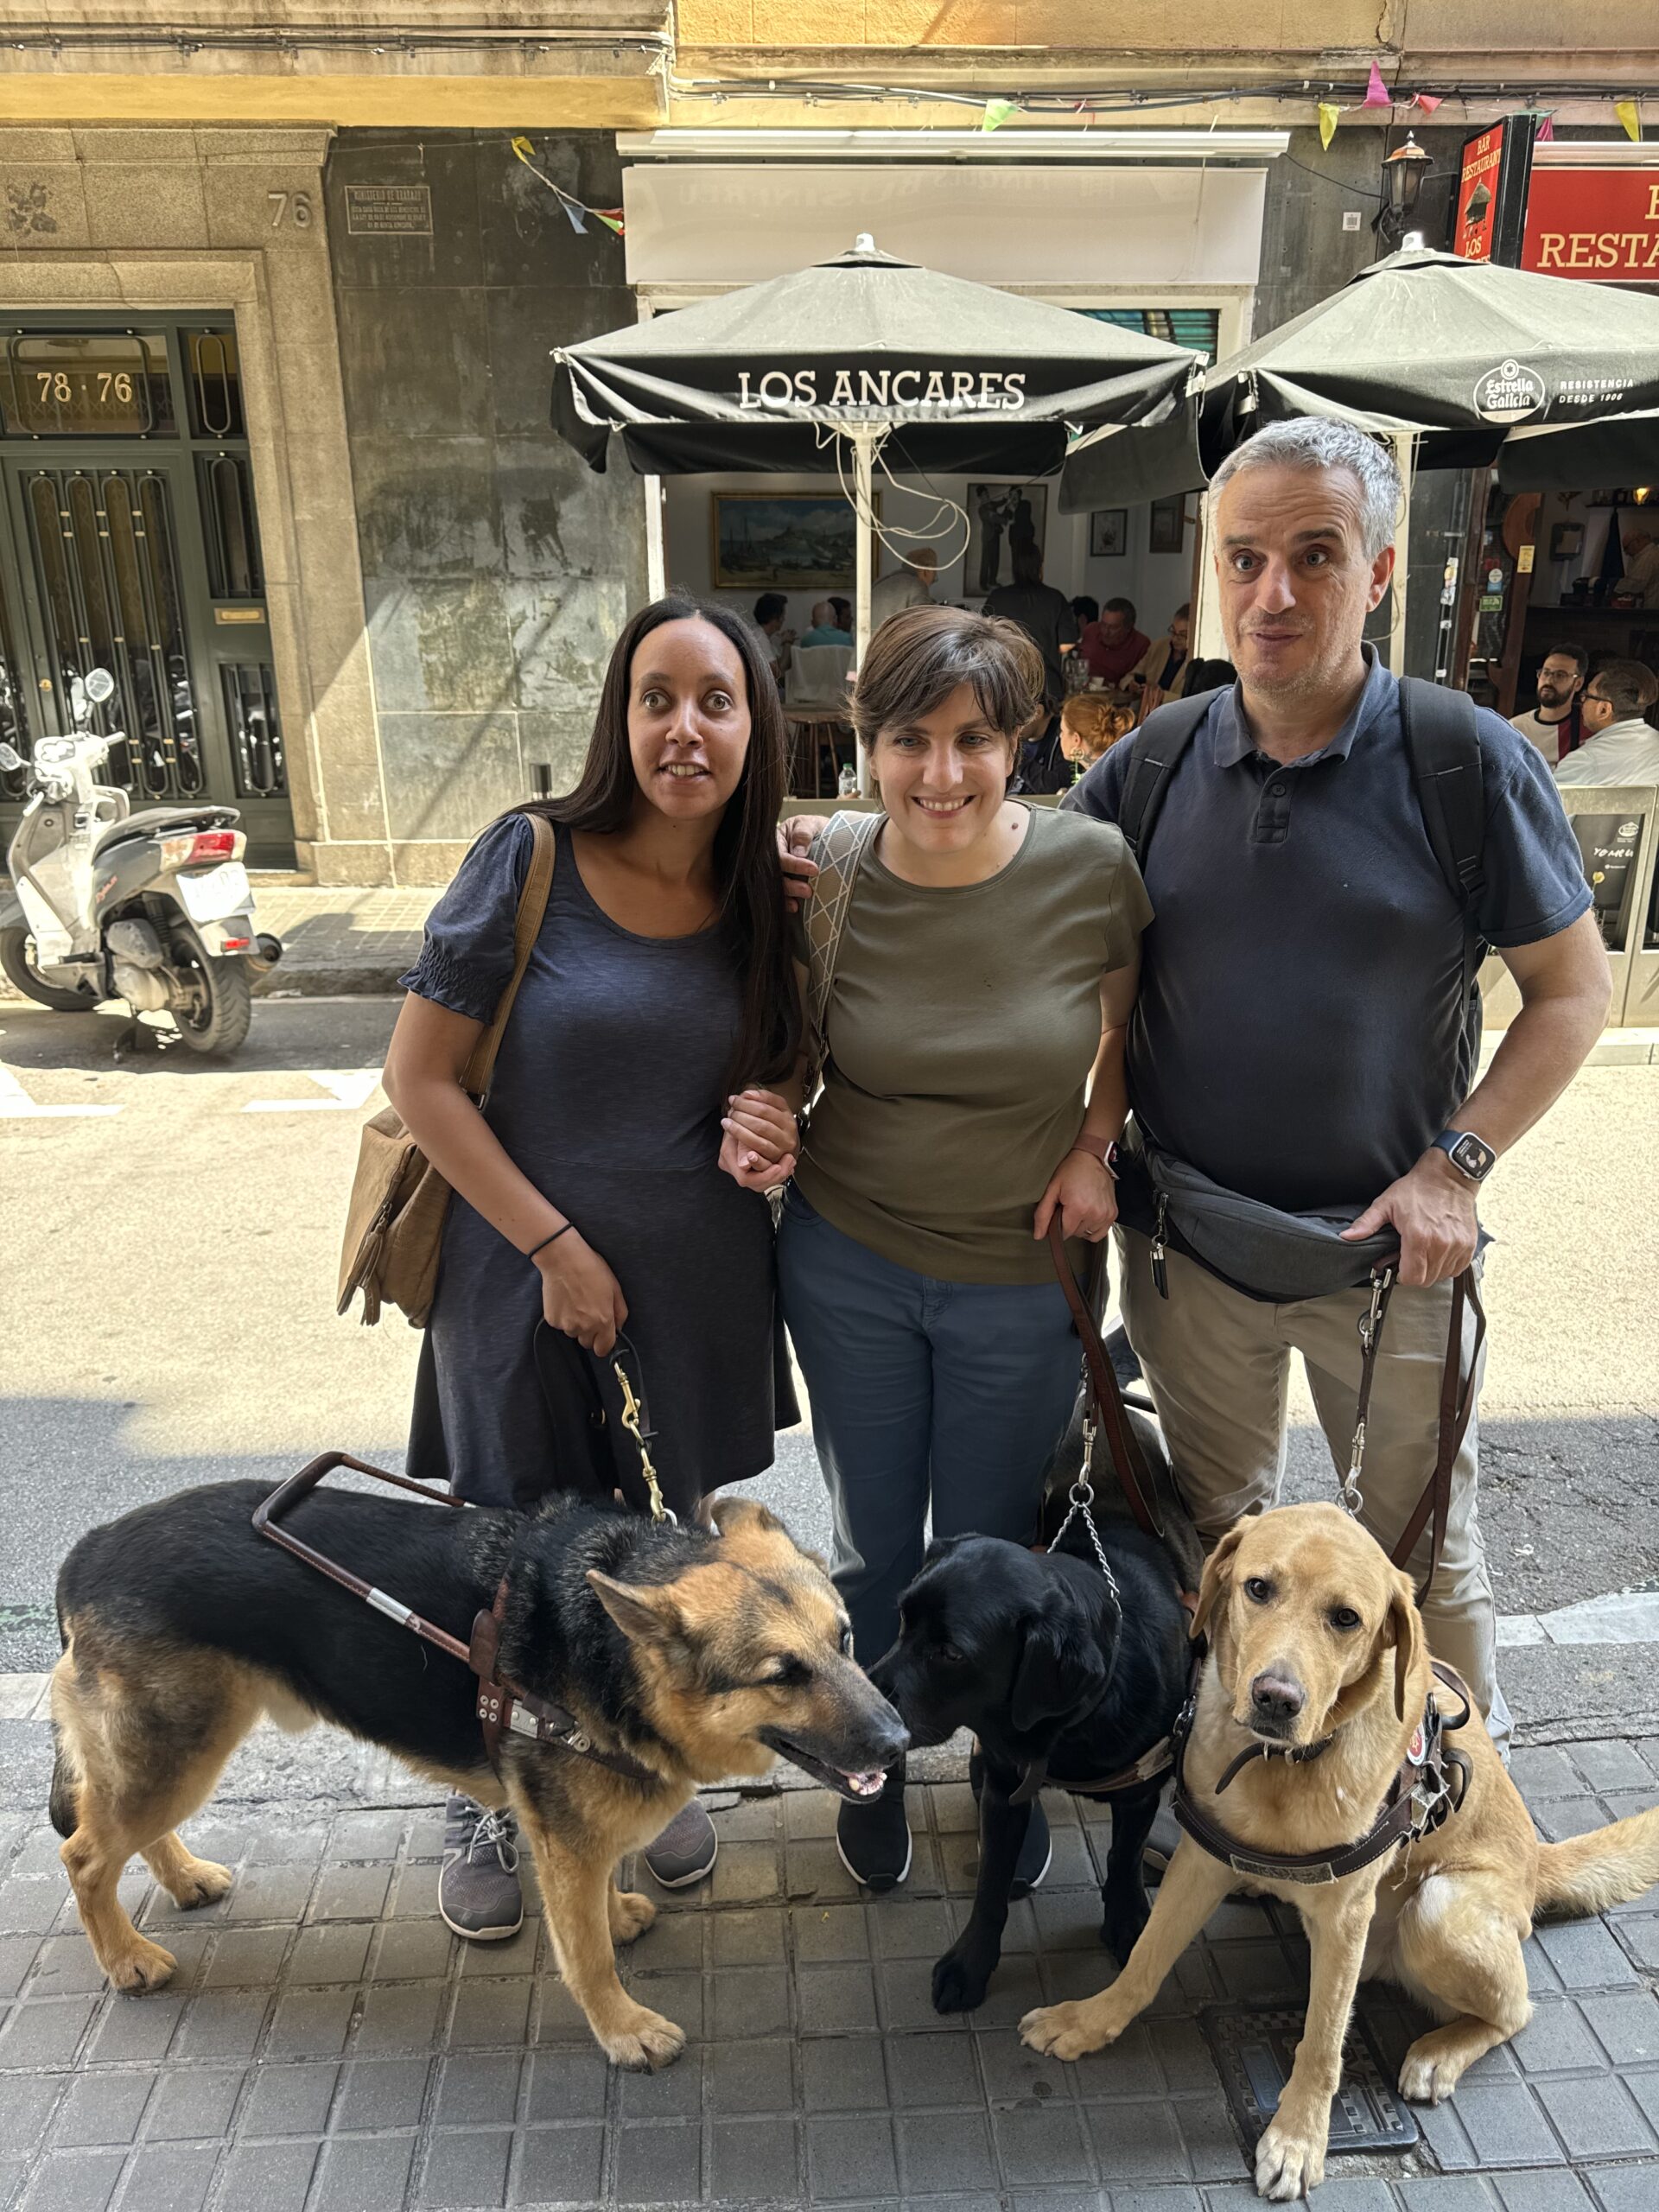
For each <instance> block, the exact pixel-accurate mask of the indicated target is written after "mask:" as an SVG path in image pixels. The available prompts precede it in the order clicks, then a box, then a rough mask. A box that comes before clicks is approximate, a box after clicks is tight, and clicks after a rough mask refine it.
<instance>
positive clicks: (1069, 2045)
mask: <svg viewBox="0 0 1659 2212" xmlns="http://www.w3.org/2000/svg"><path fill="white" fill-rule="evenodd" d="M1115 2040H1116V2038H1115V2037H1114V2036H1113V2034H1112V2033H1111V2031H1109V2030H1106V2031H1103V2030H1102V2029H1101V2028H1100V2026H1099V2025H1098V2024H1097V2023H1096V2021H1095V2020H1094V2019H1093V2018H1092V2017H1091V2015H1090V2005H1089V2004H1088V2002H1087V2000H1084V2001H1081V2002H1079V2001H1077V2000H1076V1999H1074V2000H1072V2001H1071V2003H1068V2004H1065V2005H1039V2006H1038V2008H1037V2010H1036V2011H1035V2012H1027V2015H1026V2017H1025V2018H1024V2019H1023V2020H1021V2021H1020V2042H1021V2043H1022V2044H1025V2045H1026V2046H1027V2049H1028V2050H1040V2051H1044V2052H1046V2054H1047V2056H1049V2057H1050V2058H1081V2057H1082V2056H1084V2053H1085V2052H1086V2051H1090V2050H1100V2049H1101V2047H1102V2046H1103V2044H1109V2043H1111V2042H1114V2041H1115Z"/></svg>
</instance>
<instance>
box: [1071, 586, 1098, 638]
mask: <svg viewBox="0 0 1659 2212" xmlns="http://www.w3.org/2000/svg"><path fill="white" fill-rule="evenodd" d="M1071 612H1072V613H1074V614H1075V615H1076V616H1077V632H1078V634H1079V636H1081V634H1082V633H1083V632H1084V630H1086V629H1087V628H1088V626H1089V625H1090V623H1091V622H1098V621H1099V620H1100V601H1098V600H1097V599H1090V596H1089V594H1088V593H1087V592H1086V591H1080V592H1079V593H1078V594H1077V597H1076V598H1075V599H1074V600H1073V601H1072V602H1071Z"/></svg>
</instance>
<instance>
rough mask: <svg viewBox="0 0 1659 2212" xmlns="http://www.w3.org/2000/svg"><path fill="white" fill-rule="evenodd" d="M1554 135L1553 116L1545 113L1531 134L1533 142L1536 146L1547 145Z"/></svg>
mask: <svg viewBox="0 0 1659 2212" xmlns="http://www.w3.org/2000/svg"><path fill="white" fill-rule="evenodd" d="M1554 136H1555V118H1554V116H1553V115H1547V116H1545V118H1543V120H1542V122H1541V123H1540V124H1539V125H1538V128H1537V130H1536V131H1535V133H1534V134H1533V143H1534V144H1535V145H1537V146H1547V145H1548V143H1549V142H1550V140H1551V139H1552V138H1553V137H1554Z"/></svg>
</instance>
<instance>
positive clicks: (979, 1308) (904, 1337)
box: [778, 1185, 1081, 1667]
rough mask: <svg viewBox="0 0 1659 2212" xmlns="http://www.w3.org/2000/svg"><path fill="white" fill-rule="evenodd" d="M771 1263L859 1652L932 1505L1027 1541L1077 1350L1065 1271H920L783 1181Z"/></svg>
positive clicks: (915, 1559) (893, 1615) (905, 1569)
mask: <svg viewBox="0 0 1659 2212" xmlns="http://www.w3.org/2000/svg"><path fill="white" fill-rule="evenodd" d="M778 1278H779V1291H780V1294H781V1296H782V1300H783V1310H784V1319H785V1321H786V1322H787V1324H788V1325H789V1333H790V1336H791V1339H792V1340H793V1343H794V1345H795V1356H796V1357H797V1358H798V1360H799V1361H800V1363H801V1371H802V1373H803V1374H804V1376H805V1377H806V1387H807V1389H808V1391H809V1392H810V1395H811V1400H812V1439H813V1441H814V1443H815V1444H816V1445H817V1451H818V1459H819V1463H820V1465H822V1466H823V1477H824V1481H825V1483H826V1484H827V1485H828V1487H829V1500H830V1505H831V1509H832V1510H833V1514H834V1518H835V1558H834V1561H833V1563H832V1564H833V1573H834V1575H835V1580H836V1587H837V1588H838V1589H839V1590H840V1592H841V1593H842V1597H843V1599H845V1600H846V1604H847V1610H848V1611H849V1613H850V1614H851V1615H852V1621H853V1637H854V1642H855V1647H856V1649H857V1652H858V1656H859V1657H860V1659H861V1661H862V1662H863V1663H864V1664H865V1665H866V1666H867V1667H868V1666H869V1665H871V1664H872V1663H873V1662H874V1661H875V1660H877V1659H879V1658H880V1656H881V1655H882V1653H883V1652H884V1651H886V1650H887V1647H888V1645H889V1644H890V1643H892V1642H893V1637H894V1636H895V1634H896V1633H897V1631H898V1624H899V1592H900V1591H901V1590H902V1589H903V1588H904V1587H905V1586H906V1583H907V1582H909V1581H910V1580H911V1579H912V1576H913V1575H914V1574H915V1573H916V1571H917V1569H918V1567H920V1565H921V1563H922V1549H923V1532H924V1528H925V1522H926V1520H927V1516H928V1512H929V1509H930V1507H931V1510H932V1519H933V1533H934V1535H936V1536H957V1535H966V1534H967V1533H968V1532H969V1531H970V1530H976V1531H977V1532H978V1533H979V1534H980V1535H986V1536H1006V1537H1008V1538H1010V1539H1012V1541H1014V1542H1015V1543H1028V1542H1030V1541H1031V1540H1032V1538H1033V1535H1035V1533H1036V1528H1037V1517H1038V1510H1039V1506H1040V1504H1041V1502H1042V1484H1043V1471H1044V1470H1045V1468H1046V1466H1047V1465H1048V1462H1049V1460H1050V1459H1051V1458H1052V1454H1053V1452H1054V1450H1055V1447H1056V1446H1057V1445H1058V1442H1059V1440H1060V1438H1061V1436H1062V1435H1063V1433H1065V1426H1066V1423H1067V1421H1069V1420H1070V1419H1071V1408H1072V1404H1073V1402H1074V1400H1075V1398H1076V1396H1077V1378H1078V1373H1079V1361H1080V1358H1081V1353H1080V1351H1079V1347H1078V1344H1077V1338H1076V1336H1075V1334H1074V1333H1073V1332H1072V1327H1071V1314H1070V1313H1069V1312H1068V1311H1067V1309H1066V1304H1065V1294H1064V1293H1063V1292H1062V1291H1061V1289H1060V1287H1059V1285H1058V1282H1052V1283H970V1282H939V1281H935V1279H934V1278H933V1277H932V1276H931V1275H921V1274H915V1273H914V1272H913V1271H912V1269H911V1268H901V1267H899V1266H896V1265H895V1264H894V1262H893V1261H891V1260H884V1259H882V1258H881V1257H880V1255H878V1254H876V1253H874V1252H872V1251H870V1250H869V1249H868V1248H867V1247H866V1246H864V1245H862V1244H860V1243H857V1242H856V1241H855V1239H854V1238H853V1237H850V1236H843V1235H842V1232H841V1231H840V1230H838V1229H832V1228H831V1227H830V1225H829V1223H828V1222H827V1221H825V1220H824V1219H823V1216H822V1215H820V1214H817V1213H815V1212H814V1211H813V1210H812V1208H811V1207H810V1205H808V1204H807V1202H806V1200H805V1199H804V1198H802V1197H801V1195H800V1193H799V1192H798V1191H797V1190H796V1189H795V1188H794V1187H793V1186H792V1185H791V1189H790V1192H789V1196H788V1198H787V1199H786V1201H785V1206H784V1215H783V1220H782V1222H781V1224H779V1232H778Z"/></svg>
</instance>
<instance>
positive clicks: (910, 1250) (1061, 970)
mask: <svg viewBox="0 0 1659 2212" xmlns="http://www.w3.org/2000/svg"><path fill="white" fill-rule="evenodd" d="M1030 813H1031V823H1030V827H1029V828H1028V829H1027V833H1026V836H1025V837H1024V839H1023V841H1022V842H1021V843H1020V849H1019V850H1018V851H1017V852H1016V853H1015V855H1014V858H1013V859H1012V860H1011V861H1009V862H1008V864H1007V867H1006V868H1003V869H1001V872H1000V873H999V874H995V875H994V876H992V877H991V878H989V880H988V881H986V882H984V883H971V884H963V885H956V886H950V887H944V888H940V887H931V886H922V885H918V884H912V883H906V882H903V881H901V880H899V877H897V876H896V875H894V874H892V872H891V871H890V870H889V869H888V868H886V867H884V866H883V864H882V861H881V859H880V852H879V849H878V850H875V851H872V852H870V853H868V855H866V857H865V860H864V862H863V865H862V866H861V868H860V870H859V872H858V875H857V878H856V880H855V884H854V888H853V896H852V902H851V906H850V908H849V912H848V915H847V919H846V924H845V929H844V934H843V936H842V943H841V950H840V954H839V957H838V958H837V960H836V973H835V984H834V989H833V993H832V995H831V998H830V1002H829V1014H828V1020H827V1022H826V1029H827V1033H828V1045H829V1058H828V1062H827V1064H826V1066H825V1069H824V1079H823V1095H822V1096H821V1097H820V1098H819V1099H818V1101H817V1104H816V1106H815V1107H814V1108H813V1109H812V1116H811V1122H810V1128H809V1131H808V1134H807V1137H806V1141H805V1146H804V1151H803V1154H802V1157H801V1160H800V1164H799V1166H798V1168H797V1170H796V1181H797V1182H798V1184H799V1185H800V1189H801V1194H802V1196H803V1197H804V1198H805V1199H806V1200H807V1202H808V1204H809V1205H812V1206H813V1207H815V1208H816V1209H817V1211H818V1212H819V1213H821V1214H822V1215H823V1217H824V1219H825V1220H826V1221H827V1222H829V1224H830V1225H831V1226H832V1227H833V1228H836V1229H839V1230H842V1233H843V1234H844V1235H846V1236H851V1237H854V1238H855V1239H856V1240H857V1242H858V1243H861V1244H863V1245H866V1246H867V1247H868V1249H870V1250H871V1251H873V1252H875V1253H879V1254H880V1256H881V1257H882V1258H883V1259H887V1260H892V1261H893V1262H896V1263H897V1264H898V1265H899V1266H900V1267H905V1268H913V1269H915V1271H916V1272H917V1273H918V1274H925V1275H931V1276H933V1277H934V1278H935V1279H936V1280H938V1281H947V1282H971V1283H1020V1282H1032V1283H1036V1282H1051V1281H1052V1280H1053V1268H1052V1262H1051V1261H1050V1258H1049V1255H1048V1249H1047V1247H1046V1245H1044V1244H1039V1243H1036V1242H1035V1241H1034V1240H1033V1236H1032V1217H1033V1213H1034V1211H1035V1210H1036V1206H1037V1202H1038V1200H1039V1198H1041V1197H1042V1195H1043V1192H1044V1191H1045V1189H1046V1187H1047V1184H1048V1179H1049V1177H1050V1176H1051V1175H1052V1173H1053V1172H1054V1170H1055V1168H1056V1167H1057V1166H1058V1165H1059V1162H1060V1160H1062V1158H1063V1157H1064V1156H1065V1153H1066V1152H1067V1150H1068V1149H1069V1148H1070V1147H1071V1142H1072V1140H1073V1139H1074V1138H1075V1137H1076V1135H1077V1130H1078V1128H1080V1126H1081V1125H1082V1122H1083V1111H1084V1086H1085V1084H1086V1083H1087V1080H1088V1076H1089V1071H1090V1068H1091V1067H1092V1066H1093V1065H1094V1060H1095V1055H1096V1052H1098V1050H1099V1047H1100V979H1101V976H1103V974H1104V973H1105V972H1106V971H1107V970H1108V969H1113V968H1121V967H1122V966H1123V965H1124V963H1126V962H1127V961H1128V960H1130V959H1132V958H1133V957H1134V955H1135V949H1136V945H1137V943H1138V941H1139V938H1140V935H1141V931H1142V930H1143V929H1144V928H1145V927H1146V925H1147V923H1148V922H1149V921H1150V920H1151V918H1152V908H1151V906H1150V904H1149V903H1148V901H1147V894H1146V891H1145V888H1144V887H1143V886H1142V884H1141V877H1140V874H1139V872H1138V871H1137V869H1136V868H1135V862H1134V861H1133V860H1132V859H1131V858H1130V857H1129V854H1128V848H1127V847H1126V846H1125V844H1124V842H1123V839H1122V835H1121V834H1120V833H1119V831H1118V830H1117V829H1116V828H1115V827H1114V826H1113V825H1111V824H1109V823H1099V822H1092V821H1090V820H1089V819H1088V818H1087V817H1084V816H1081V815H1077V814H1062V813H1060V812H1058V810H1054V809H1052V808H1049V807H1033V808H1032V809H1031V810H1030Z"/></svg>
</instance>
